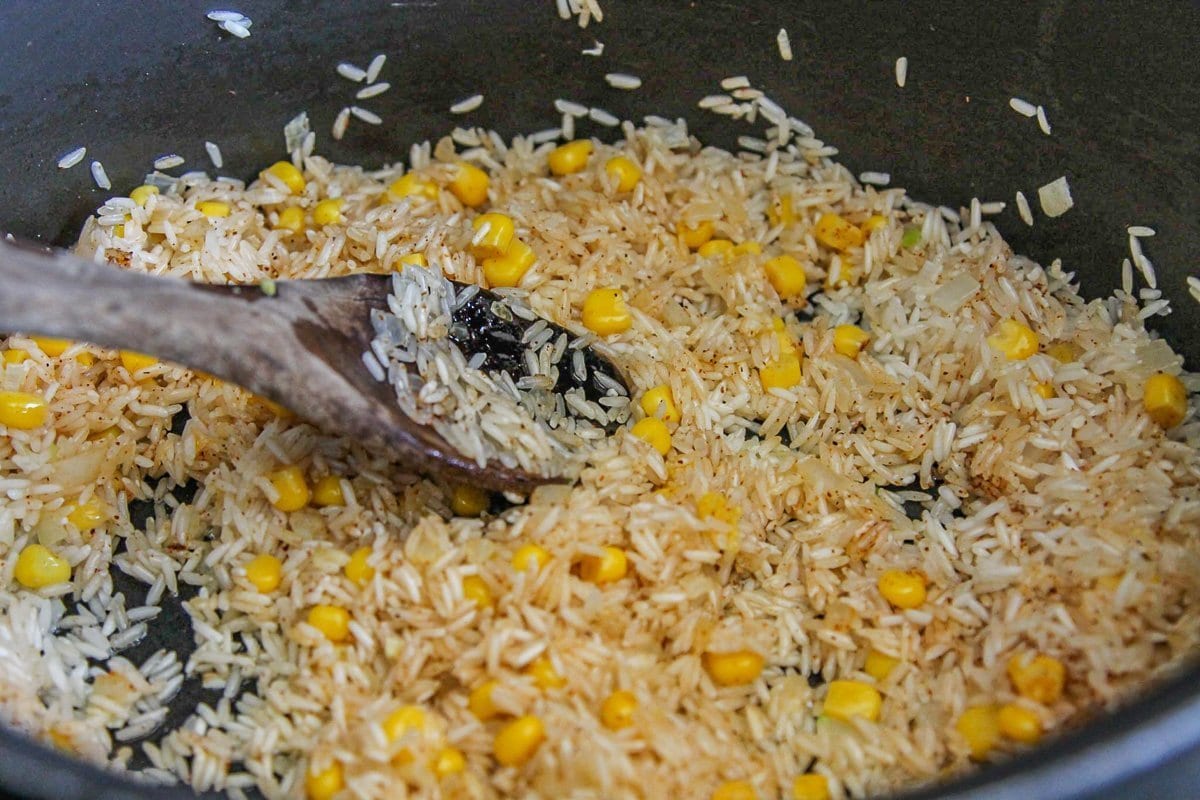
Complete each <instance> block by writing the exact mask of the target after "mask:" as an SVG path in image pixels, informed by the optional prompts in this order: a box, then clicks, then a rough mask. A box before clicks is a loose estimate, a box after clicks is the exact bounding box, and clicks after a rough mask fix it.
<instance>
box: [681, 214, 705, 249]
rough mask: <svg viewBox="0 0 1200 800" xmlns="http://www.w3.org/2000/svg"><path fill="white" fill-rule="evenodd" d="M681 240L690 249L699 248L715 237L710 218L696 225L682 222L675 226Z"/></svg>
mask: <svg viewBox="0 0 1200 800" xmlns="http://www.w3.org/2000/svg"><path fill="white" fill-rule="evenodd" d="M675 231H676V233H678V234H679V239H680V241H682V242H683V244H684V246H685V247H687V248H688V249H689V250H698V249H699V248H700V247H701V245H703V244H704V243H705V242H707V241H708V240H709V239H711V238H712V237H713V224H712V223H711V222H710V221H708V220H703V221H702V222H698V223H697V224H696V226H695V227H692V226H691V225H685V224H683V223H682V222H681V223H679V224H678V225H677V226H676V227H675Z"/></svg>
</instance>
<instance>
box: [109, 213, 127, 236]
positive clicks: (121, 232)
mask: <svg viewBox="0 0 1200 800" xmlns="http://www.w3.org/2000/svg"><path fill="white" fill-rule="evenodd" d="M126 219H128V216H127V217H126ZM112 232H113V236H115V237H117V238H118V239H124V238H125V223H124V222H122V223H121V224H119V225H113V229H112Z"/></svg>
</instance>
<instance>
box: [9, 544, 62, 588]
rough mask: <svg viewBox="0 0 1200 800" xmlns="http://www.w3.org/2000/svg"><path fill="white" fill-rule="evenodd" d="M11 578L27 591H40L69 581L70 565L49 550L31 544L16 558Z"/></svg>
mask: <svg viewBox="0 0 1200 800" xmlns="http://www.w3.org/2000/svg"><path fill="white" fill-rule="evenodd" d="M13 577H14V578H16V579H17V583H19V584H21V585H22V586H24V587H25V588H27V589H41V588H42V587H43V586H53V585H55V584H57V583H66V582H67V581H69V580H71V565H70V564H68V563H67V562H66V560H65V559H63V558H62V557H61V556H59V555H58V554H57V553H55V552H54V551H53V550H51V549H50V548H48V547H45V546H43V545H40V544H31V545H27V546H26V547H25V549H24V550H22V551H21V555H19V556H17V564H16V566H15V567H14V568H13Z"/></svg>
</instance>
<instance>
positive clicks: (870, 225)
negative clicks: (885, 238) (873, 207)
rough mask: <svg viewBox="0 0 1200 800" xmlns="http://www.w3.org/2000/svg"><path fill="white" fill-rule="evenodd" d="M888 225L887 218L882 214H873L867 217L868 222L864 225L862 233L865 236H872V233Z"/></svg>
mask: <svg viewBox="0 0 1200 800" xmlns="http://www.w3.org/2000/svg"><path fill="white" fill-rule="evenodd" d="M885 225H887V217H885V216H883V215H882V214H872V215H871V216H869V217H867V221H866V222H864V223H863V224H862V232H863V235H864V236H870V235H871V232H872V231H876V230H878V229H880V228H882V227H884V226H885Z"/></svg>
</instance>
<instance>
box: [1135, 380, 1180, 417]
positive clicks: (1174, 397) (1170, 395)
mask: <svg viewBox="0 0 1200 800" xmlns="http://www.w3.org/2000/svg"><path fill="white" fill-rule="evenodd" d="M1142 405H1143V406H1145V408H1146V413H1147V414H1149V415H1150V419H1152V420H1154V421H1155V422H1157V423H1158V424H1159V425H1160V426H1162V427H1163V428H1174V427H1175V426H1176V425H1178V424H1179V423H1181V422H1183V418H1184V417H1186V416H1187V389H1185V388H1184V386H1183V383H1182V382H1181V381H1180V380H1179V378H1176V377H1175V376H1174V375H1168V374H1167V373H1165V372H1160V373H1158V374H1157V375H1151V376H1150V377H1149V378H1148V379H1147V380H1146V392H1145V397H1144V398H1143V400H1142Z"/></svg>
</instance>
